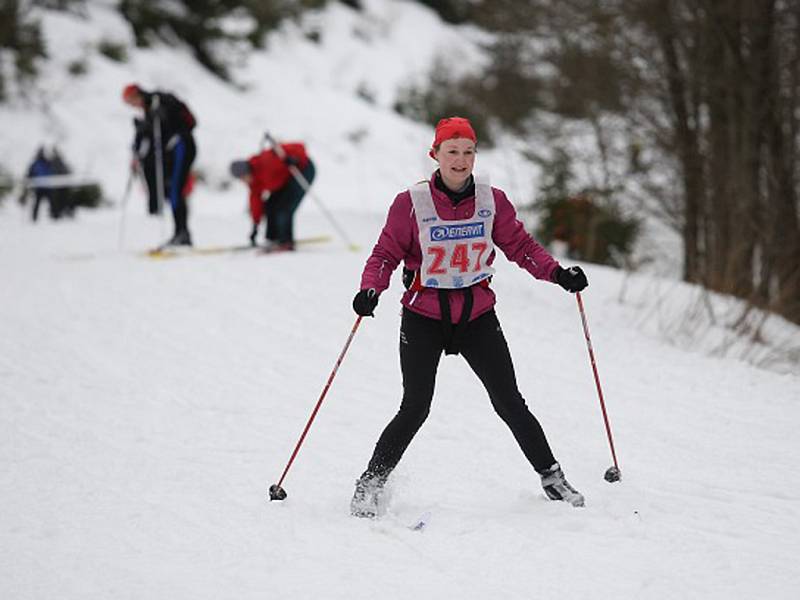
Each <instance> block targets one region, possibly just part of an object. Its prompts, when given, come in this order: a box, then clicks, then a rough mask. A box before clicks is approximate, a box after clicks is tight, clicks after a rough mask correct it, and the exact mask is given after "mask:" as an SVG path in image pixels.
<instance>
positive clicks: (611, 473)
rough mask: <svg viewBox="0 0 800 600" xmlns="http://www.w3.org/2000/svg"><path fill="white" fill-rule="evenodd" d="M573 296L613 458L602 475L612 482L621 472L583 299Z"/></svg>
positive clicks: (578, 294) (578, 295)
mask: <svg viewBox="0 0 800 600" xmlns="http://www.w3.org/2000/svg"><path fill="white" fill-rule="evenodd" d="M575 298H577V300H578V310H579V311H580V313H581V322H582V323H583V334H584V336H585V337H586V347H587V348H588V349H589V360H590V361H591V363H592V372H593V373H594V382H595V385H596V386H597V395H598V396H599V398H600V409H601V410H602V411H603V421H604V422H605V424H606V434H607V435H608V444H609V446H610V447H611V458H613V459H614V466H612V467H609V468H608V469H606V473H605V475H604V476H603V477H604V479H605V480H606V481H608V482H609V483H614V482H615V481H619V480H620V477H622V473H620V470H619V463H617V453H616V451H615V450H614V438H613V437H612V435H611V425H610V424H609V422H608V413H607V412H606V403H605V401H604V400H603V389H602V388H601V387H600V376H599V375H598V374H597V363H596V361H595V359H594V350H592V338H591V337H589V323H588V322H587V320H586V311H584V310H583V300H582V299H581V293H580V292H576V293H575Z"/></svg>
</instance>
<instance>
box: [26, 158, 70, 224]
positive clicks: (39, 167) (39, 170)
mask: <svg viewBox="0 0 800 600" xmlns="http://www.w3.org/2000/svg"><path fill="white" fill-rule="evenodd" d="M69 173H70V170H69V167H67V164H66V163H65V162H64V159H63V158H61V154H60V153H59V152H58V149H57V148H55V147H53V148H45V147H44V146H41V147H40V148H39V149H38V150H37V151H36V155H35V156H34V157H33V160H32V161H31V164H30V166H29V167H28V173H27V175H28V178H29V179H30V184H29V186H28V188H26V190H25V193H24V194H23V196H22V199H21V200H22V201H23V202H24V200H25V199H26V198H27V190H28V189H31V190H33V195H34V199H33V210H32V212H31V218H32V219H33V221H36V220H37V219H38V218H39V207H40V206H41V204H42V201H43V200H47V202H48V204H49V208H50V218H52V219H58V218H61V217H62V216H72V215H73V212H74V207H73V206H72V203H71V202H70V194H69V190H68V189H67V186H66V185H63V184H62V185H57V184H54V183H53V180H52V179H51V181H48V178H53V177H55V176H59V175H69Z"/></svg>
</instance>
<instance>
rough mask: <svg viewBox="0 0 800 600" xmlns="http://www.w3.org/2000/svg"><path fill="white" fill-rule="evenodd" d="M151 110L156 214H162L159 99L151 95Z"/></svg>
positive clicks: (161, 150)
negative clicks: (154, 160)
mask: <svg viewBox="0 0 800 600" xmlns="http://www.w3.org/2000/svg"><path fill="white" fill-rule="evenodd" d="M151 107H152V110H153V145H154V146H155V147H154V148H153V153H154V155H155V158H156V198H157V202H158V208H157V210H158V214H159V215H161V214H163V213H164V204H165V203H166V200H165V199H164V147H163V146H162V145H161V141H162V139H161V138H162V136H161V114H160V109H161V97H160V96H159V95H158V94H153V102H152V104H151ZM161 232H162V235H163V233H164V219H161Z"/></svg>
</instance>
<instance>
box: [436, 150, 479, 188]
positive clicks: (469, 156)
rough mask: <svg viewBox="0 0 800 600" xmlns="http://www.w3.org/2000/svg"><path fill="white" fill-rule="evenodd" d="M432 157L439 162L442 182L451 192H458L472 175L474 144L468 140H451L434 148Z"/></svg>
mask: <svg viewBox="0 0 800 600" xmlns="http://www.w3.org/2000/svg"><path fill="white" fill-rule="evenodd" d="M433 157H434V158H435V159H436V160H437V161H439V172H440V173H441V174H442V181H444V184H445V185H446V186H447V187H448V188H450V189H451V190H453V191H458V190H460V189H462V188H463V187H464V184H465V183H466V182H467V179H469V176H470V175H472V169H473V167H474V166H475V142H473V141H472V140H470V139H468V138H451V139H449V140H445V141H443V142H442V143H441V144H440V145H439V148H434V151H433Z"/></svg>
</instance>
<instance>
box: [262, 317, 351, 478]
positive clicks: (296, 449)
mask: <svg viewBox="0 0 800 600" xmlns="http://www.w3.org/2000/svg"><path fill="white" fill-rule="evenodd" d="M362 318H363V317H361V316H359V317H358V318H357V319H356V322H355V324H354V325H353V329H351V330H350V335H349V336H348V337H347V342H346V343H345V345H344V348H342V352H341V354H339V358H338V359H337V360H336V364H335V365H334V367H333V371H331V374H330V376H329V377H328V382H327V383H326V384H325V388H324V389H323V390H322V394H320V396H319V400H317V404H316V406H315V407H314V410H313V411H312V412H311V416H310V417H309V419H308V423H306V426H305V429H303V433H302V434H301V435H300V439H299V440H297V445H296V446H295V447H294V451H293V452H292V456H291V457H290V458H289V462H288V463H286V468H285V469H284V470H283V474H282V475H281V478H280V480H278V483H277V487H278V488H280V487H281V484H282V483H283V480H284V478H285V477H286V474H287V473H288V472H289V469H290V468H291V466H292V463H293V462H294V459H295V457H296V456H297V453H298V452H299V451H300V446H302V445H303V441H304V440H305V439H306V435H307V434H308V430H309V429H311V424H312V423H313V422H314V418H315V417H316V416H317V413H318V412H319V409H320V407H321V406H322V401H323V400H324V399H325V395H326V394H327V393H328V390H329V389H330V387H331V383H333V378H334V377H336V372H337V371H338V370H339V365H341V364H342V361H343V360H344V355H345V354H346V353H347V349H348V348H349V347H350V342H352V341H353V337H354V336H355V335H356V330H357V329H358V326H359V325H360V324H361V319H362Z"/></svg>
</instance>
